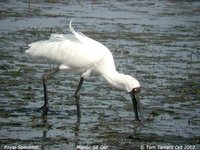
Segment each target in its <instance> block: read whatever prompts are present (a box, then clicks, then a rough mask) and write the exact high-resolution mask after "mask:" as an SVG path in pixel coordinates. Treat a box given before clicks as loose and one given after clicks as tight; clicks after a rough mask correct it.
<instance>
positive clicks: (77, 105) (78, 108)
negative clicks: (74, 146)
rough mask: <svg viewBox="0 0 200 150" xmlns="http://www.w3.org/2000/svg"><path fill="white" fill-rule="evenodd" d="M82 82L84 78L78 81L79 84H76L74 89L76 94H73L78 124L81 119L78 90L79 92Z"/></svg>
mask: <svg viewBox="0 0 200 150" xmlns="http://www.w3.org/2000/svg"><path fill="white" fill-rule="evenodd" d="M83 81H84V78H83V77H81V79H80V81H79V84H78V87H77V89H76V92H75V99H76V107H77V119H78V122H80V118H81V110H80V102H79V100H80V94H81V93H80V90H81V87H82V84H83Z"/></svg>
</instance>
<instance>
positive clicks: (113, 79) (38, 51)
mask: <svg viewBox="0 0 200 150" xmlns="http://www.w3.org/2000/svg"><path fill="white" fill-rule="evenodd" d="M69 29H70V31H71V33H72V34H65V35H64V34H51V36H50V38H49V40H44V41H38V42H35V43H31V44H30V45H28V46H29V47H30V48H29V49H28V50H26V51H25V53H27V54H29V55H31V56H36V57H43V58H47V59H49V60H52V61H54V62H56V63H58V64H59V66H58V67H56V68H53V69H51V70H49V71H48V72H47V73H46V74H44V75H43V87H44V105H43V106H42V107H41V108H42V109H43V116H45V115H47V112H48V98H47V84H46V82H47V79H48V77H49V76H51V75H53V74H54V73H56V72H58V71H59V70H63V69H64V70H65V71H69V72H75V73H80V75H81V79H80V81H79V84H78V87H77V90H76V92H75V99H76V106H77V118H79V119H80V118H81V112H80V102H79V99H80V89H81V86H82V84H83V81H84V79H87V78H88V77H89V76H90V74H91V73H97V74H100V75H102V76H103V77H104V79H105V80H106V81H107V82H108V84H110V85H111V86H113V87H115V88H117V89H120V90H124V91H126V92H128V93H129V94H130V95H131V98H132V103H133V109H134V113H135V119H136V120H137V121H140V120H139V117H138V111H139V107H138V105H139V101H137V100H136V98H135V95H136V94H137V93H139V92H140V83H139V82H138V80H136V79H135V78H133V77H132V76H129V75H125V74H122V73H119V72H118V71H117V70H116V67H115V63H114V59H113V56H112V53H111V52H110V50H109V49H108V48H107V47H106V46H104V45H103V44H101V43H100V42H98V41H95V40H93V39H91V38H89V37H87V36H85V35H83V34H82V33H80V32H76V31H75V30H74V29H73V27H72V21H70V23H69Z"/></svg>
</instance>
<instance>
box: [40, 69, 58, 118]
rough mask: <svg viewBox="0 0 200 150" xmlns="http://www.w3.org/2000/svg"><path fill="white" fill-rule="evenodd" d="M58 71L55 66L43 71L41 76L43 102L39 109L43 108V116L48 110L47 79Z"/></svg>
mask: <svg viewBox="0 0 200 150" xmlns="http://www.w3.org/2000/svg"><path fill="white" fill-rule="evenodd" d="M58 71H59V67H58V66H57V67H55V68H53V69H49V70H48V71H47V72H46V73H44V75H43V77H42V82H43V89H44V104H43V106H42V107H41V108H40V109H42V110H43V113H42V116H43V117H44V116H46V115H47V112H48V110H49V104H48V96H47V80H48V78H49V77H50V76H52V75H53V74H55V73H56V72H58Z"/></svg>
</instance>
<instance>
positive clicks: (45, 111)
mask: <svg viewBox="0 0 200 150" xmlns="http://www.w3.org/2000/svg"><path fill="white" fill-rule="evenodd" d="M41 110H42V116H43V117H45V116H47V113H48V111H49V107H48V106H45V105H43V106H42V107H40V108H38V109H37V111H41Z"/></svg>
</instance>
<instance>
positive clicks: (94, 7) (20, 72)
mask: <svg viewBox="0 0 200 150" xmlns="http://www.w3.org/2000/svg"><path fill="white" fill-rule="evenodd" d="M0 5H1V15H0V33H1V37H0V41H1V42H0V52H1V53H0V85H1V86H0V97H1V100H0V101H1V105H0V110H1V113H0V127H1V129H0V141H1V148H4V149H6V146H8V147H9V146H10V147H14V146H19V145H22V146H31V145H32V146H36V147H35V148H38V149H77V148H79V149H86V148H91V149H95V148H96V149H142V148H144V149H150V148H152V149H159V148H160V149H161V147H159V146H158V145H161V146H172V147H171V148H173V149H184V148H185V149H193V148H194V149H200V141H199V140H200V115H199V113H200V109H199V108H200V84H199V83H200V79H199V73H200V59H199V58H200V43H199V39H200V29H199V26H200V9H199V8H200V7H199V6H200V2H198V1H195V0H194V1H186V0H185V1H184V0H182V1H171V0H166V1H159V0H153V1H151V2H150V1H131V0H130V1H126V2H120V1H115V2H114V1H95V0H93V1H90V0H87V1H84V2H83V1H62V0H60V1H54V0H48V1H40V2H38V1H34V0H30V1H28V2H27V1H25V0H24V1H20V2H19V1H14V0H13V1H8V2H7V1H1V2H0ZM71 19H73V20H74V24H75V25H76V28H77V29H78V31H81V32H83V33H84V34H86V35H87V36H89V37H91V38H94V39H96V40H98V41H100V42H102V43H103V44H105V45H106V46H107V47H108V48H109V49H110V50H111V51H112V53H113V55H114V58H115V62H116V66H117V68H118V70H119V71H120V72H124V73H126V74H130V75H133V76H135V77H136V78H137V79H138V80H139V81H140V82H141V84H142V91H141V93H140V96H139V98H140V100H141V112H142V116H143V120H144V121H143V123H142V124H141V125H139V124H137V123H136V122H134V113H133V110H132V107H131V99H130V96H129V95H128V94H127V93H124V92H119V91H117V90H114V89H112V88H110V87H109V86H108V85H107V84H106V83H105V81H104V79H103V78H102V77H98V76H91V77H90V78H89V79H88V80H87V81H85V82H84V85H83V89H82V95H81V111H82V119H81V123H80V126H77V122H76V107H75V100H74V97H73V95H74V91H75V89H76V86H77V84H78V81H79V75H74V74H70V73H65V72H59V73H58V74H56V75H55V76H54V77H53V78H52V79H50V80H49V82H48V83H49V84H48V91H49V93H48V94H49V102H50V112H49V114H48V118H47V119H46V120H42V119H41V117H40V115H41V113H40V112H37V111H36V109H37V108H39V107H41V105H42V103H43V89H42V81H41V76H42V74H43V71H44V70H45V69H49V68H52V67H53V65H52V64H50V63H49V62H48V61H46V60H44V59H36V58H30V57H29V56H27V55H26V54H24V51H25V50H26V49H27V48H28V46H27V45H28V44H29V43H31V42H34V41H38V40H41V39H47V38H48V37H49V35H50V34H51V33H68V32H69V31H68V23H69V21H70V20H71ZM187 145H189V147H184V146H187ZM81 146H82V147H81ZM84 146H85V147H84ZM143 146H144V147H143ZM148 146H149V147H148ZM181 146H182V147H181ZM8 147H7V148H8Z"/></svg>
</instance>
